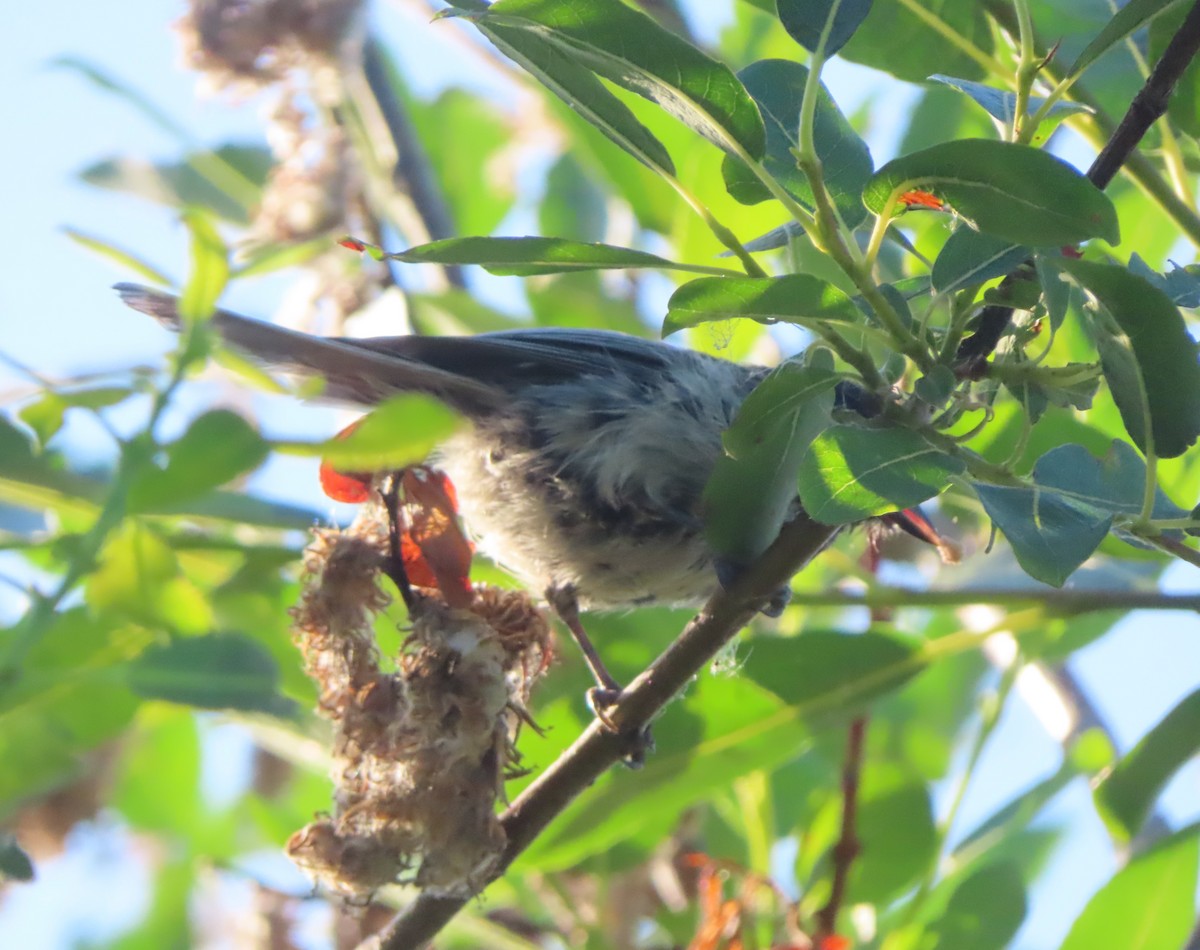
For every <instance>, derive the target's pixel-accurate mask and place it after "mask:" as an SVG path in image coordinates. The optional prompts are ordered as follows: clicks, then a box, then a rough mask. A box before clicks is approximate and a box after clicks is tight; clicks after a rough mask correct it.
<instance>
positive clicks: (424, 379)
mask: <svg viewBox="0 0 1200 950" xmlns="http://www.w3.org/2000/svg"><path fill="white" fill-rule="evenodd" d="M113 289H114V290H116V291H117V293H118V294H120V296H121V299H122V300H123V301H124V302H125V303H126V304H127V305H128V306H130V307H132V308H133V309H134V310H138V311H140V312H141V313H145V314H147V315H149V316H151V317H153V318H154V319H155V320H157V321H158V322H159V323H161V324H162V325H163V326H165V327H167V328H168V329H170V330H175V331H178V330H179V328H180V323H181V320H180V316H179V298H178V297H175V296H174V295H172V294H168V293H164V292H163V291H161V290H153V289H151V288H149V287H143V286H141V285H140V284H117V285H116V286H115V287H114V288H113ZM212 325H213V326H214V327H215V328H216V330H217V332H218V333H219V334H220V335H221V337H222V339H224V340H225V342H226V343H228V344H229V345H230V346H232V347H234V348H235V349H238V350H241V351H243V352H245V353H247V354H248V355H250V356H252V357H254V359H256V360H258V361H259V362H262V363H265V364H266V365H268V366H270V367H273V368H276V369H280V370H284V371H287V372H291V373H298V374H300V375H301V376H305V377H309V378H318V379H322V380H324V383H325V388H324V389H323V390H322V396H323V397H324V398H328V399H334V400H340V401H346V402H354V403H358V404H360V405H365V406H370V405H374V404H376V403H378V402H380V401H382V400H384V399H386V398H387V397H389V396H393V395H395V394H397V393H402V392H418V393H425V394H426V395H429V396H433V397H434V398H436V399H440V400H441V401H443V402H445V403H446V404H447V405H449V406H451V407H453V408H455V409H458V410H459V411H461V412H464V413H466V414H467V415H481V414H486V413H487V412H489V411H494V410H495V409H496V408H498V406H497V402H498V401H499V400H503V398H504V394H503V393H502V392H501V391H499V390H497V389H496V388H495V387H493V386H489V385H487V384H486V383H481V382H479V381H478V380H474V379H470V378H468V377H466V376H460V375H458V374H456V373H451V372H447V371H446V370H443V369H438V368H437V367H435V366H430V365H428V364H426V363H422V362H420V361H419V360H415V359H411V358H409V357H407V356H404V355H403V354H400V353H395V354H393V353H388V352H383V351H380V349H378V348H377V347H378V344H376V347H375V348H367V347H366V346H364V345H362V344H361V343H358V342H356V341H355V340H353V339H350V338H332V337H318V336H312V335H311V334H307V333H299V332H297V331H295V330H288V329H285V328H284V327H279V326H275V325H274V324H271V323H265V322H263V321H260V320H250V319H247V318H246V317H240V316H238V315H237V314H234V313H230V312H228V311H226V310H217V311H216V312H215V313H214V314H213V317H212ZM401 339H402V338H401Z"/></svg>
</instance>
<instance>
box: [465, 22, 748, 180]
mask: <svg viewBox="0 0 1200 950" xmlns="http://www.w3.org/2000/svg"><path fill="white" fill-rule="evenodd" d="M489 21H490V22H493V23H497V24H502V25H505V26H508V25H511V26H514V27H517V28H519V29H523V30H530V31H533V32H536V33H537V34H538V35H539V36H541V37H544V38H545V39H547V40H549V41H550V42H552V43H554V44H556V45H557V46H559V47H560V48H561V49H562V51H563V52H564V53H567V54H568V55H572V56H574V57H575V59H576V61H577V62H579V63H581V64H583V65H585V66H586V67H588V68H589V69H592V70H594V71H595V72H596V73H597V74H599V75H601V76H603V77H604V78H605V79H608V80H610V81H612V82H614V83H616V84H617V85H619V86H623V87H625V88H626V89H629V90H630V91H631V92H636V93H638V94H639V95H642V96H645V97H646V98H648V99H651V100H653V101H654V102H657V103H658V104H659V105H660V106H662V107H663V108H664V109H666V110H667V111H668V112H669V113H671V115H673V116H675V117H676V118H677V119H679V120H680V121H682V122H684V123H685V124H686V125H688V126H690V127H691V128H692V129H694V130H695V131H697V132H698V133H700V134H701V135H703V136H704V137H705V138H707V139H708V140H709V141H711V142H712V143H713V144H714V145H716V146H718V147H719V148H722V149H724V150H725V151H730V152H733V153H735V154H736V153H737V152H739V151H742V152H745V153H747V154H749V155H750V157H751V158H760V157H761V156H762V153H763V147H764V131H763V123H762V119H761V117H760V116H759V114H758V109H757V108H756V107H755V105H754V101H753V100H752V99H751V98H750V96H749V95H748V94H747V92H746V90H745V89H744V88H743V87H742V84H741V83H740V82H738V80H737V77H736V76H734V75H733V72H732V71H731V70H730V69H729V67H727V66H725V65H724V64H723V63H720V62H718V61H717V60H715V59H713V58H712V57H710V56H708V55H707V54H706V53H703V52H701V51H700V50H699V49H697V48H696V47H695V46H692V45H691V44H690V43H688V42H687V41H685V40H683V39H681V38H680V37H679V36H677V35H676V34H674V33H672V32H670V31H669V30H666V29H664V28H663V27H661V26H659V25H658V23H656V22H655V21H654V20H653V19H652V18H651V17H649V16H647V15H646V14H644V13H642V12H641V11H639V10H635V9H633V8H632V7H628V6H626V5H625V4H623V3H621V2H620V0H498V2H496V3H493V4H492V5H491V6H490V7H489V8H488V12H487V14H486V16H485V17H484V18H483V20H482V22H483V23H484V24H485V25H486V24H488V23H489Z"/></svg>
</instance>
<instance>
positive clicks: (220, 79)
mask: <svg viewBox="0 0 1200 950" xmlns="http://www.w3.org/2000/svg"><path fill="white" fill-rule="evenodd" d="M361 7H362V0H192V3H191V4H190V6H189V8H188V11H187V13H185V14H184V16H183V18H182V19H181V20H180V22H179V27H178V28H179V33H180V36H181V38H182V40H183V49H184V55H185V57H186V59H187V62H188V65H189V66H191V68H193V69H196V70H198V71H199V72H202V73H205V74H206V75H207V76H208V77H209V79H210V81H211V82H212V84H213V85H214V86H216V87H224V86H228V85H235V84H243V85H245V84H249V85H258V86H262V85H269V84H270V83H273V82H277V81H278V80H280V79H282V78H283V77H284V76H285V75H286V73H287V72H288V70H290V69H293V68H296V67H306V66H311V64H312V60H313V59H314V58H336V55H337V51H338V46H339V44H340V43H341V42H342V41H343V40H344V39H345V37H346V36H347V34H348V33H349V32H350V30H351V28H352V26H353V24H354V22H355V19H356V17H357V16H358V13H359V9H360V8H361Z"/></svg>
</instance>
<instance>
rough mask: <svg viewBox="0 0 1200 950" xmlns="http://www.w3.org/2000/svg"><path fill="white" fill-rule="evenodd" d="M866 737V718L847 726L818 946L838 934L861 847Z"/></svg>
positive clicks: (819, 922)
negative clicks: (837, 825)
mask: <svg viewBox="0 0 1200 950" xmlns="http://www.w3.org/2000/svg"><path fill="white" fill-rule="evenodd" d="M866 735H867V717H866V716H859V717H858V718H857V719H855V720H854V721H853V722H851V723H850V732H849V735H848V736H847V737H846V759H845V762H844V764H843V765H842V832H841V834H840V835H839V837H838V841H837V844H835V845H834V846H833V886H832V888H831V889H830V891H829V900H828V901H827V902H826V904H825V906H824V907H822V908H821V909H820V910H819V911H817V933H816V937H817V945H818V946H821V943H822V940H823V938H825V937H832V936H833V935H834V934H836V933H837V919H838V912H839V911H840V910H841V908H842V904H843V902H844V901H845V899H846V885H847V884H848V883H849V880H850V867H851V865H853V864H854V859H855V858H857V857H858V852H859V850H860V849H861V847H862V845H861V843H860V842H859V840H858V830H857V829H858V786H859V778H860V777H861V775H862V763H863V747H864V745H865V742H866Z"/></svg>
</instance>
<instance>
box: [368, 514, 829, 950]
mask: <svg viewBox="0 0 1200 950" xmlns="http://www.w3.org/2000/svg"><path fill="white" fill-rule="evenodd" d="M836 533H837V529H836V528H833V527H829V526H828V525H822V524H817V523H816V522H815V521H812V520H811V519H810V518H808V516H807V515H801V516H800V517H798V518H796V519H795V520H794V521H792V522H790V523H788V524H787V525H785V526H784V528H783V531H782V532H780V535H779V537H778V538H777V539H776V541H775V543H774V544H772V545H771V547H770V548H769V549H768V550H767V551H766V552H765V553H764V554H763V555H762V557H760V558H759V559H758V561H757V562H756V564H755V565H754V567H753V568H752V569H751V570H749V571H747V572H746V573H745V574H744V575H742V577H740V578H738V580H737V581H736V582H735V583H733V584H732V585H731V586H730V587H729V589H728V590H723V591H720V592H718V593H717V594H716V595H714V596H713V597H712V599H711V600H709V602H708V603H707V604H706V605H705V606H704V608H703V609H702V610H701V611H700V613H699V614H697V615H696V617H695V618H693V619H692V621H691V622H690V623H688V625H687V626H686V627H685V628H684V630H683V632H682V633H681V634H680V635H679V636H678V637H677V638H676V639H675V640H674V641H673V642H672V643H671V645H670V646H669V647H667V649H666V650H665V651H663V653H662V654H661V655H660V656H659V657H658V659H656V660H655V661H654V662H653V663H652V664H651V665H650V666H649V667H648V668H647V669H646V670H645V671H644V672H642V673H641V674H640V675H639V676H638V677H637V678H636V679H635V680H634V681H633V682H632V683H630V684H629V686H628V687H627V688H626V689H625V690H624V692H623V693H622V695H621V699H620V701H619V702H618V703H617V704H616V705H615V706H612V707H610V708H609V709H607V710H606V713H607V715H608V716H609V718H610V719H611V720H612V722H613V724H614V726H615V727H616V729H617V731H616V732H613V731H609V730H608V729H607V728H605V727H604V726H603V725H602V724H601V723H599V722H598V721H594V722H592V724H591V725H590V726H588V727H587V729H585V730H584V731H583V733H582V734H581V735H580V736H579V738H578V739H576V740H575V742H574V743H573V744H572V745H571V747H570V748H569V749H567V751H566V752H564V753H563V754H562V755H561V756H559V758H558V759H557V760H556V761H555V762H554V763H553V764H552V765H550V767H549V768H547V769H546V771H545V772H544V773H542V775H541V776H540V777H539V778H538V779H537V781H535V782H534V783H533V784H532V785H530V786H529V787H528V788H526V789H525V790H524V791H523V792H522V793H521V794H520V795H519V796H517V798H516V799H514V800H513V802H512V804H511V805H509V807H508V809H507V810H506V811H505V812H504V814H503V815H502V816H501V820H500V823H501V825H502V826H503V828H504V831H505V834H506V835H507V839H508V841H507V844H506V846H505V849H504V853H503V855H502V856H501V860H500V864H499V867H498V868H497V869H496V871H495V872H494V874H493V875H492V880H494V879H495V878H497V877H499V876H500V875H501V874H502V873H503V872H504V870H505V869H506V868H507V867H508V866H509V865H510V864H511V863H512V862H513V861H514V860H515V859H516V857H517V856H518V855H519V854H520V853H521V852H522V851H524V850H525V848H527V847H528V846H529V845H530V843H531V842H532V841H533V840H534V839H535V838H536V837H537V836H538V835H539V834H540V833H541V832H542V831H543V829H545V828H546V826H547V825H549V824H550V822H551V821H552V820H553V819H554V818H555V817H556V816H557V815H559V814H560V813H561V812H562V811H563V809H565V808H566V807H567V805H569V804H570V803H571V801H573V800H574V799H575V798H576V797H577V796H578V795H579V794H580V793H581V792H583V791H584V790H585V789H587V788H588V786H590V785H591V784H592V783H593V782H594V781H595V780H596V779H597V778H598V777H599V776H600V775H601V774H602V773H603V772H604V771H605V770H606V769H608V768H610V767H611V766H612V765H614V764H615V763H617V762H618V761H619V760H620V759H621V757H622V755H623V754H624V753H625V751H626V740H625V739H624V738H623V736H627V735H629V734H631V733H638V732H640V731H641V730H642V729H643V728H644V727H645V726H646V725H648V724H649V723H650V720H651V719H653V718H654V717H655V716H656V715H657V714H658V713H659V712H660V711H661V710H662V709H663V707H664V706H666V705H667V703H669V702H670V701H671V699H672V698H673V697H674V696H675V695H676V694H677V693H678V692H679V691H680V690H681V689H683V687H684V686H686V685H687V683H688V682H689V681H690V680H691V679H692V677H693V676H695V675H696V674H697V673H698V672H699V671H700V670H701V669H703V668H704V666H705V665H706V664H707V663H709V662H710V661H711V660H712V658H713V657H714V656H715V655H716V654H717V653H719V652H720V650H721V648H722V647H724V646H725V644H726V643H728V642H729V641H730V640H731V639H732V638H733V637H734V635H735V634H736V633H737V632H738V631H739V630H741V628H742V627H744V626H745V625H746V624H747V623H749V622H750V621H751V620H752V619H753V618H754V616H755V614H756V613H757V612H758V610H759V608H760V607H761V606H762V605H763V604H764V603H765V602H766V601H767V600H769V599H770V597H771V595H772V594H774V593H775V592H776V591H777V590H778V589H779V588H780V587H781V586H783V585H784V584H786V583H787V582H788V580H789V579H790V578H791V577H792V575H793V574H795V573H796V572H797V571H798V570H799V569H800V568H801V567H803V566H804V565H805V564H807V563H808V562H809V561H810V560H812V558H813V557H815V556H816V555H817V554H818V553H819V552H820V551H821V549H822V548H824V547H825V545H826V544H828V543H829V541H830V540H831V539H832V538H833V536H834V535H835V534H836ZM618 733H619V734H618ZM466 903H467V899H466V898H441V897H433V896H431V895H429V894H422V895H421V896H420V897H418V898H417V899H416V900H415V901H414V902H413V903H412V904H411V905H409V906H408V907H407V908H405V909H404V910H403V911H401V912H400V913H399V914H398V915H397V916H396V917H395V918H394V919H393V920H392V922H391V923H390V924H388V926H387V927H385V928H384V930H383V931H382V932H381V933H379V934H378V935H376V936H375V937H373V938H371V939H370V940H367V941H365V942H364V943H363V944H362V946H361V950H414V948H416V947H419V946H421V945H422V944H423V943H424V942H425V941H427V940H429V939H431V938H432V937H433V936H434V935H436V934H437V933H438V931H439V930H440V929H441V928H442V927H443V926H444V925H445V924H446V923H447V922H448V921H449V920H450V919H451V918H452V917H453V916H454V915H455V914H456V913H458V911H459V910H460V909H461V908H462V907H463V906H464V905H465V904H466Z"/></svg>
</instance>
